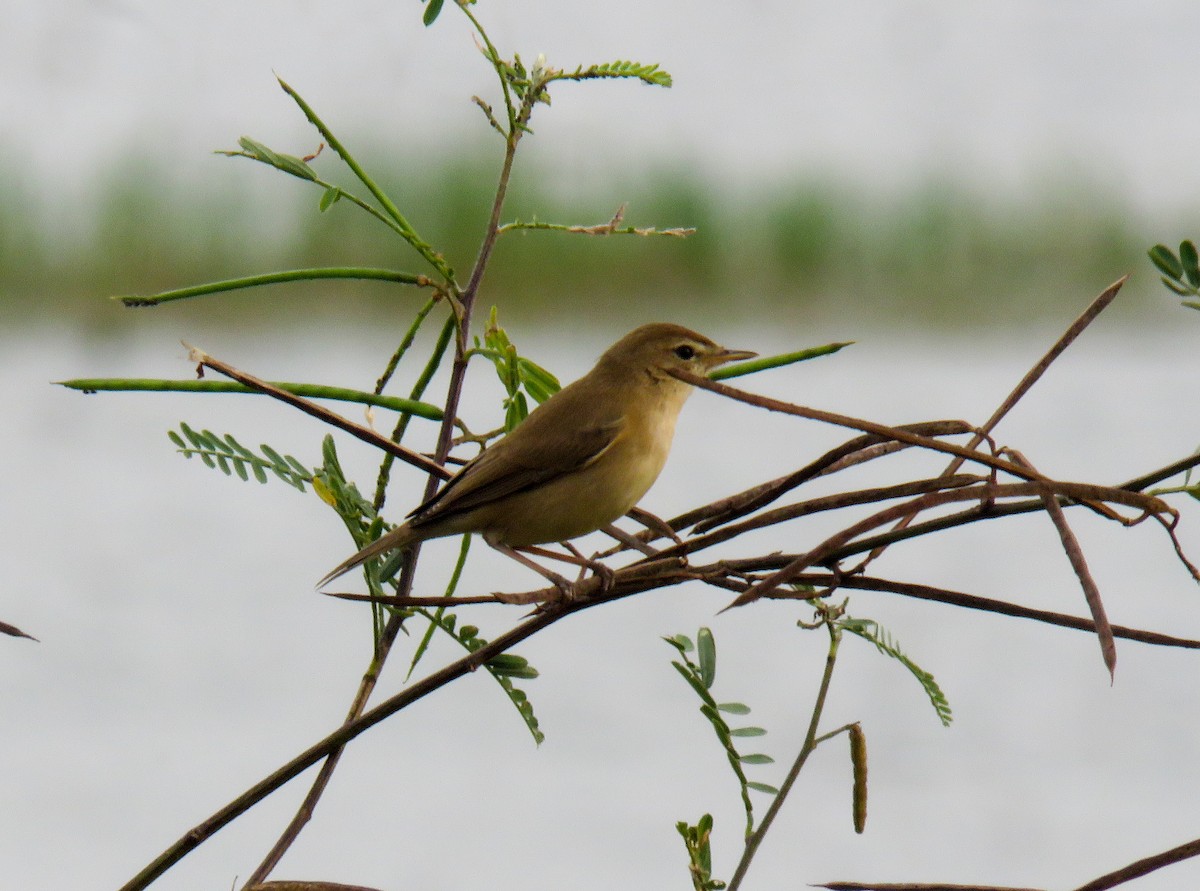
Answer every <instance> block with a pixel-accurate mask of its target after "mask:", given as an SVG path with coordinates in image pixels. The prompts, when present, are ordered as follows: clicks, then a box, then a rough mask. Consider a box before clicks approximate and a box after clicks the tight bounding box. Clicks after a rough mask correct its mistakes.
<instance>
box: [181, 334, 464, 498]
mask: <svg viewBox="0 0 1200 891" xmlns="http://www.w3.org/2000/svg"><path fill="white" fill-rule="evenodd" d="M184 346H185V347H187V348H188V350H189V353H188V357H189V358H190V359H191V361H193V362H195V363H196V364H197V365H198V366H200V367H202V368H211V369H212V370H213V371H215V372H217V373H218V374H223V375H225V377H228V378H231V379H232V380H235V381H237V382H238V383H239V384H245V385H246V386H247V387H249V388H250V389H252V390H256V391H257V392H259V393H262V394H264V395H266V396H270V397H271V398H272V399H278V400H279V401H280V402H286V403H287V404H288V405H290V406H292V407H293V408H298V409H300V411H302V412H304V413H305V414H307V415H311V416H312V417H314V418H316V419H317V420H319V421H324V422H325V423H326V424H329V425H330V426H331V427H337V428H338V429H339V430H344V431H346V432H347V433H349V434H350V435H351V436H356V437H358V438H359V439H361V440H362V441H363V442H366V443H370V444H371V445H373V446H375V447H376V448H378V449H382V450H383V451H385V452H387V453H388V454H390V455H395V456H396V457H397V458H399V459H400V460H401V461H405V462H407V463H409V464H411V465H412V466H413V467H417V468H419V469H421V470H423V471H425V472H426V473H429V474H432V475H434V476H436V477H438V478H439V479H446V478H448V477H450V476H452V474H451V473H450V471H448V470H446V468H444V467H442V466H441V465H439V464H438V463H437V462H435V461H431V460H429V459H428V458H426V457H425V456H424V455H422V454H419V453H418V452H414V451H412V450H411V449H406V448H404V446H402V445H399V444H397V443H394V442H392V441H391V440H390V439H388V438H387V437H386V436H380V435H379V434H378V433H376V432H375V431H374V430H372V429H371V428H370V427H364V426H362V425H361V424H356V423H354V422H353V421H351V420H348V419H346V418H344V417H342V416H341V415H339V414H337V413H336V412H332V411H330V410H329V409H327V408H325V407H324V406H321V405H318V404H317V403H315V402H313V401H311V400H309V399H305V398H303V397H301V396H296V395H294V394H292V393H288V392H287V391H285V390H281V389H279V388H278V387H273V386H271V385H270V384H269V383H267V382H266V381H264V380H260V379H259V378H257V377H254V376H253V375H250V374H247V373H246V372H244V371H239V370H238V369H237V368H234V367H233V366H232V365H229V364H228V363H226V362H222V361H221V360H219V359H214V358H213V357H212V356H210V355H209V354H208V353H206V352H204V351H203V350H201V349H197V348H196V347H194V346H191V345H190V344H187V343H184ZM443 423H445V422H444V421H443Z"/></svg>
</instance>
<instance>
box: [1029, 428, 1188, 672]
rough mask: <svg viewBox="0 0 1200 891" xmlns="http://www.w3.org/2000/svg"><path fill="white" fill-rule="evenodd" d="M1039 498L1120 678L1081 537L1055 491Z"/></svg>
mask: <svg viewBox="0 0 1200 891" xmlns="http://www.w3.org/2000/svg"><path fill="white" fill-rule="evenodd" d="M1007 452H1008V454H1009V455H1011V456H1012V459H1013V460H1014V461H1016V462H1017V463H1019V464H1023V465H1024V466H1026V467H1028V468H1030V469H1033V465H1032V464H1030V463H1029V461H1028V460H1027V459H1026V458H1025V456H1024V455H1022V454H1021V453H1020V452H1018V451H1017V450H1016V449H1008V450H1007ZM1039 497H1040V498H1041V499H1042V504H1043V505H1045V508H1046V514H1047V515H1048V516H1049V517H1050V521H1051V522H1052V523H1053V524H1054V528H1055V529H1057V530H1058V537H1059V540H1060V541H1061V542H1062V546H1063V551H1064V552H1065V553H1066V555H1067V559H1068V560H1069V561H1070V562H1071V568H1072V569H1073V570H1075V576H1076V578H1078V579H1079V585H1080V587H1081V588H1083V597H1084V600H1086V601H1087V605H1088V610H1089V611H1090V612H1091V614H1092V620H1093V621H1094V622H1095V623H1096V637H1097V638H1099V640H1100V652H1101V654H1102V655H1103V657H1104V665H1105V666H1106V667H1107V668H1108V677H1109V680H1110V682H1111V681H1112V680H1114V679H1115V678H1116V671H1117V643H1116V641H1115V640H1113V631H1112V626H1111V625H1110V624H1109V621H1108V614H1107V613H1106V612H1105V610H1104V601H1103V600H1102V599H1101V598H1100V588H1099V586H1098V585H1097V584H1096V580H1095V578H1093V576H1092V571H1091V570H1090V569H1088V565H1087V558H1086V557H1084V555H1083V548H1082V547H1080V546H1079V539H1077V538H1076V537H1075V533H1074V532H1073V531H1072V530H1071V526H1070V524H1069V523H1068V522H1067V518H1066V516H1065V515H1064V514H1063V509H1062V505H1060V504H1059V503H1058V497H1057V496H1056V494H1055V492H1054V491H1053V490H1052V489H1051V488H1050V487H1048V486H1042V487H1041V492H1039ZM1164 507H1165V505H1164Z"/></svg>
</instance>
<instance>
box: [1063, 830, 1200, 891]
mask: <svg viewBox="0 0 1200 891" xmlns="http://www.w3.org/2000/svg"><path fill="white" fill-rule="evenodd" d="M1197 855H1200V838H1198V839H1194V840H1193V841H1190V842H1184V843H1183V844H1182V845H1180V846H1179V847H1177V848H1171V850H1169V851H1163V852H1162V853H1160V854H1154V855H1152V856H1150V857H1146V858H1144V859H1142V860H1137V861H1135V862H1133V863H1130V864H1129V865H1128V866H1123V867H1121V868H1120V869H1118V870H1116V871H1114V872H1110V873H1108V874H1107V875H1103V876H1100V877H1099V878H1097V879H1093V880H1092V881H1090V882H1088V883H1087V884H1086V885H1080V886H1079V887H1078V888H1076V889H1075V891H1108V889H1109V888H1115V887H1117V886H1118V885H1123V884H1125V883H1126V882H1128V881H1130V880H1132V879H1137V878H1141V877H1142V876H1144V875H1146V874H1147V873H1151V872H1154V870H1156V869H1162V868H1163V867H1164V866H1170V865H1171V864H1173V863H1179V862H1181V861H1183V860H1187V859H1189V858H1191V857H1195V856H1197Z"/></svg>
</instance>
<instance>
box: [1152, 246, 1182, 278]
mask: <svg viewBox="0 0 1200 891" xmlns="http://www.w3.org/2000/svg"><path fill="white" fill-rule="evenodd" d="M1148 253H1149V255H1150V262H1151V263H1153V264H1154V265H1155V266H1157V267H1158V270H1159V272H1161V273H1162V274H1163V275H1165V276H1167V277H1168V278H1173V279H1175V280H1176V281H1179V280H1180V279H1182V278H1183V264H1182V263H1180V262H1179V258H1178V257H1176V256H1175V252H1174V251H1172V250H1171V249H1170V248H1169V247H1167V246H1166V245H1165V244H1156V245H1155V246H1154V247H1152V248H1150V250H1149V251H1148Z"/></svg>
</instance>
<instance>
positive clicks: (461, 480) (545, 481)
mask: <svg viewBox="0 0 1200 891" xmlns="http://www.w3.org/2000/svg"><path fill="white" fill-rule="evenodd" d="M756 355H758V354H757V353H753V352H750V351H748V350H732V349H726V348H725V347H722V346H720V345H718V344H717V343H715V342H713V341H712V340H710V339H709V338H707V337H705V336H704V335H702V334H698V333H696V332H695V331H692V330H690V329H688V328H685V327H683V326H681V325H675V324H670V323H665V322H658V323H653V324H648V325H642V326H641V327H639V328H635V329H634V330H633V331H631V332H629V333H628V334H626V335H625V336H624V337H622V338H621V339H620V340H618V341H617V342H616V343H614V344H613V345H612V346H611V347H609V348H608V349H607V350H606V351H605V352H604V353H603V354H602V355H601V356H600V358H599V360H598V361H597V362H596V364H595V366H594V367H593V368H592V370H591V371H589V372H588V373H587V374H585V375H584V376H583V377H581V378H579V379H578V380H577V381H575V382H574V383H572V384H569V385H568V386H566V387H564V388H563V389H561V390H559V391H558V392H557V393H555V394H554V395H553V396H551V397H550V398H549V399H547V400H546V401H545V402H543V403H542V404H541V405H539V406H538V407H537V408H535V409H534V410H533V411H532V412H530V413H529V415H528V417H526V418H525V420H523V421H522V422H521V423H520V424H518V425H517V426H516V427H515V428H514V429H513V430H512V431H511V432H510V433H508V434H507V435H506V436H504V437H502V438H501V439H499V440H498V441H497V442H495V443H494V444H493V445H491V446H489V447H488V448H486V449H484V450H483V451H482V452H480V454H479V455H477V456H476V457H475V458H474V459H472V460H471V461H470V462H468V463H467V464H466V465H464V466H463V468H462V470H460V471H459V472H458V473H457V474H456V475H455V476H453V477H452V478H451V479H450V480H449V482H447V483H446V485H444V486H443V487H442V488H441V489H440V490H439V491H438V492H437V493H435V494H434V495H433V497H431V498H430V499H429V500H427V501H425V502H424V503H423V504H421V505H420V506H419V507H417V508H416V509H415V510H413V511H412V512H411V513H410V514H408V516H407V518H406V520H405V522H404V523H402V524H401V525H399V526H397V527H395V528H394V529H392V530H391V531H390V532H387V533H385V534H384V535H382V536H380V537H379V538H378V539H376V540H375V541H373V542H371V543H370V544H368V545H367V546H366V547H364V548H363V549H362V550H360V551H359V552H358V553H356V554H354V555H353V556H351V557H349V558H348V559H346V560H344V561H343V562H342V563H340V564H338V565H337V566H336V567H334V568H333V569H332V570H330V572H329V573H328V574H326V576H325V577H324V578H323V579H321V581H320V582H319V583H318V584H317V587H318V588H323V587H324V586H325V585H327V584H328V583H329V582H331V581H333V580H334V579H336V578H338V577H339V576H341V575H344V574H345V573H347V572H349V571H350V570H352V569H354V568H355V567H358V566H361V565H362V564H364V563H366V562H367V561H368V560H371V559H372V558H375V557H380V556H382V555H384V554H387V553H389V552H391V551H395V550H397V549H406V548H410V547H411V546H413V545H415V544H417V543H419V542H422V541H426V540H428V539H431V538H440V537H442V536H447V535H456V534H462V533H479V534H480V535H482V537H483V539H484V541H485V542H487V543H488V544H489V545H491V546H492V547H493V548H496V549H497V550H499V551H502V552H504V553H506V554H508V555H509V556H512V557H514V558H515V559H517V560H518V561H520V562H521V563H523V564H524V565H526V566H528V567H529V568H531V569H533V570H535V571H536V572H538V573H540V574H541V575H543V576H544V577H546V578H547V579H549V580H550V581H551V582H553V583H554V584H555V585H556V586H557V587H558V588H559V589H560V590H561V591H563V592H564V594H567V595H568V596H570V583H569V582H566V580H564V579H563V578H562V577H561V576H559V575H558V574H556V573H554V572H552V571H550V570H548V569H546V568H545V567H543V566H541V565H540V564H538V563H536V562H535V561H533V560H531V559H529V558H527V557H525V556H524V555H523V554H521V553H519V552H518V551H517V550H516V549H517V548H526V547H530V546H533V545H540V544H548V543H551V542H567V541H568V540H570V539H573V538H577V537H579V536H581V535H586V534H587V533H589V532H594V531H595V530H597V529H600V528H602V527H604V526H607V525H608V524H610V523H612V522H613V521H614V520H616V519H618V518H619V517H622V516H624V515H625V514H626V513H628V512H629V511H630V509H632V508H633V506H634V505H636V504H637V502H638V501H640V500H641V498H642V496H643V495H645V494H646V492H647V491H648V490H649V488H650V486H651V485H653V483H654V481H655V480H656V479H658V475H659V473H660V472H661V471H662V469H663V465H664V464H665V463H666V460H667V453H668V452H669V451H670V448H671V442H672V439H673V438H674V434H675V421H676V418H677V417H678V416H679V411H680V409H681V408H683V404H684V402H685V401H686V400H687V398H688V396H690V395H691V393H692V391H693V390H694V389H695V388H694V387H693V386H692V385H691V384H688V383H686V382H684V381H682V380H679V379H678V378H676V377H674V376H673V375H672V372H673V371H686V372H690V373H692V374H696V375H700V376H704V375H706V374H707V373H708V372H709V371H710V370H712V369H713V368H716V367H717V366H719V365H723V364H725V363H727V362H732V361H737V360H742V359H751V358H753V357H755V356H756Z"/></svg>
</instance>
